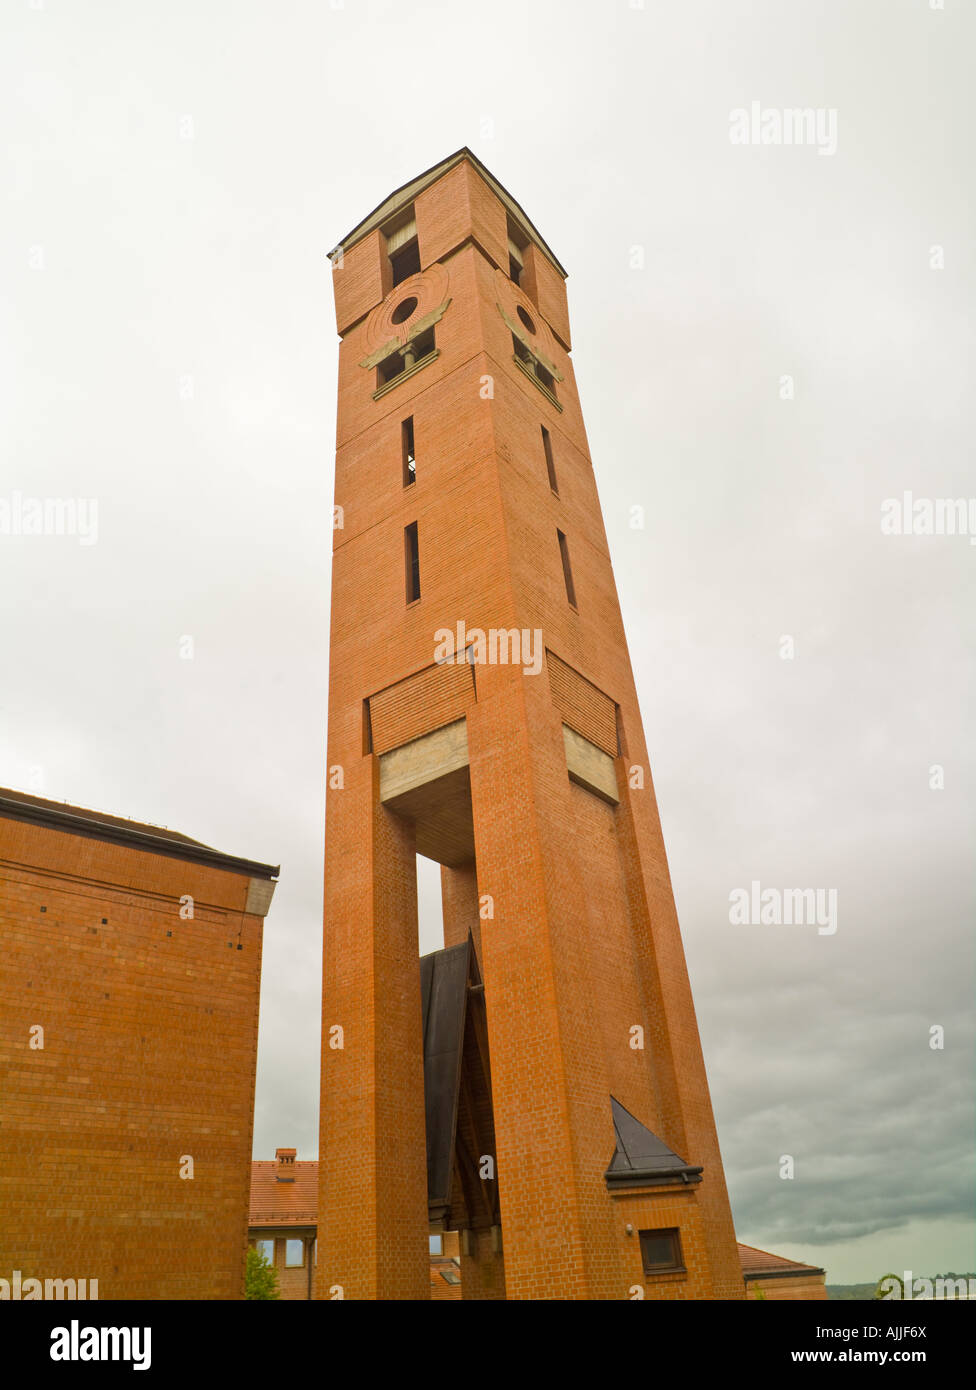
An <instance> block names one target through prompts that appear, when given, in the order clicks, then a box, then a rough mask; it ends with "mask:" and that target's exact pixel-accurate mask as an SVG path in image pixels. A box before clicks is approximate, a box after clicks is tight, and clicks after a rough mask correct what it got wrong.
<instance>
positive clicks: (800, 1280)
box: [739, 1245, 827, 1300]
mask: <svg viewBox="0 0 976 1390" xmlns="http://www.w3.org/2000/svg"><path fill="white" fill-rule="evenodd" d="M739 1260H740V1261H741V1264H742V1274H743V1277H744V1278H745V1281H746V1297H747V1298H759V1297H761V1298H767V1299H794V1300H795V1299H804V1300H810V1299H825V1298H826V1297H827V1286H826V1274H825V1272H824V1270H822V1269H818V1268H817V1267H816V1265H805V1264H799V1263H798V1262H797V1261H796V1260H787V1259H785V1258H784V1257H783V1256H782V1255H771V1254H770V1253H769V1251H768V1250H757V1249H756V1248H755V1247H754V1246H752V1245H740V1246H739Z"/></svg>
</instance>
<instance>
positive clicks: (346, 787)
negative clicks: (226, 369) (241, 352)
mask: <svg viewBox="0 0 976 1390" xmlns="http://www.w3.org/2000/svg"><path fill="white" fill-rule="evenodd" d="M333 268H334V275H333V283H334V290H335V305H336V324H337V328H338V332H339V335H340V338H341V344H340V349H339V384H338V415H337V452H336V491H335V502H336V511H335V528H336V529H335V533H334V552H333V572H332V573H333V578H332V627H331V646H330V662H331V666H330V682H329V752H328V766H329V776H328V785H329V791H328V798H327V810H326V874H325V933H324V986H323V1025H324V1027H323V1049H322V1063H323V1065H322V1111H321V1144H320V1155H321V1163H320V1202H319V1209H320V1212H321V1213H322V1216H323V1230H322V1234H321V1236H320V1241H319V1257H318V1258H319V1270H320V1275H321V1279H320V1288H319V1292H320V1296H323V1297H324V1296H327V1295H326V1294H325V1293H324V1292H323V1290H324V1289H325V1288H328V1287H340V1288H342V1289H343V1290H344V1296H345V1297H347V1298H357V1299H388V1298H390V1299H397V1298H403V1299H407V1298H421V1299H423V1298H427V1297H429V1293H430V1287H429V1286H430V1267H429V1260H428V1245H427V1240H428V1231H429V1229H430V1226H431V1223H433V1225H434V1228H435V1229H445V1230H446V1229H452V1228H454V1229H458V1230H459V1231H460V1232H461V1257H460V1258H461V1266H462V1285H461V1286H462V1289H463V1293H464V1296H465V1297H466V1298H512V1299H522V1298H567V1299H593V1298H596V1299H628V1298H641V1297H644V1298H683V1299H702V1298H741V1297H742V1296H743V1283H742V1272H741V1269H740V1266H739V1261H738V1254H737V1250H736V1242H735V1236H734V1233H733V1229H732V1218H731V1212H730V1209H729V1203H728V1196H727V1193H726V1186H725V1178H724V1173H723V1170H722V1161H721V1156H720V1153H719V1147H718V1141H717V1137H716V1133H715V1125H714V1120H713V1117H712V1109H711V1103H710V1100H709V1094H708V1084H707V1080H706V1077H705V1070H704V1065H703V1060H702V1053H701V1046H700V1042H699V1037H698V1028H697V1023H696V1019H695V1012H694V1006H693V1003H692V998H691V991H690V987H689V982H688V975H687V970H686V967H685V961H684V953H683V949H682V944H681V936H680V932H679V929H678V922H677V917H676V913H675V907H674V900H673V896H672V891H671V883H670V877H669V873H668V865H667V858H666V854H665V849H664V843H663V839H662V835H661V827H660V822H659V819H658V813H657V807H656V803H655V798H654V790H653V785H652V779H651V773H650V767H649V765H648V757H647V748H646V745H645V740H644V733H643V729H642V725H641V717H640V711H639V707H638V701H637V692H636V690H635V687H634V680H633V674H632V671H631V666H630V660H629V656H628V652H627V643H626V639H625V636H624V631H623V625H622V621H621V616H620V607H619V603H618V599H617V593H616V587H615V583H614V576H613V570H612V566H611V561H610V554H609V550H608V545H607V538H606V533H605V530H604V525H603V519H602V515H601V511H600V503H599V499H598V496H597V490H596V484H595V481H594V477H593V469H592V464H591V460H590V455H589V449H588V445H587V439H586V432H585V429H584V426H583V418H582V413H581V408H580V402H579V397H578V394H577V390H576V383H575V377H574V372H573V363H572V358H571V356H570V351H571V336H570V324H569V313H568V305H567V298H566V285H565V277H566V272H565V271H564V269H563V267H562V266H561V265H560V263H559V261H558V259H557V258H556V256H555V254H554V252H553V251H552V249H551V248H550V246H549V245H548V244H547V242H546V241H545V240H544V239H543V237H542V235H541V234H540V232H539V231H538V230H537V228H536V227H535V226H534V225H533V223H532V222H531V220H530V219H529V217H528V216H527V214H526V213H525V212H524V210H523V209H522V208H521V207H520V206H519V204H518V203H516V202H515V200H514V199H513V198H512V196H511V195H510V194H509V193H508V192H507V191H506V190H505V189H504V188H503V187H502V185H501V184H500V183H499V182H498V181H497V179H495V178H494V177H493V175H492V174H491V173H490V172H489V171H488V170H487V169H486V168H485V167H484V165H482V164H481V163H480V161H479V160H477V159H476V158H475V156H474V155H472V154H471V152H470V151H468V150H461V151H459V152H458V153H457V154H455V155H452V156H450V157H449V158H448V159H445V160H443V161H442V162H441V163H440V164H438V165H437V166H435V167H434V168H432V169H429V170H427V171H426V172H425V173H423V174H421V175H420V176H419V177H417V178H416V179H414V180H413V181H412V182H411V183H410V184H407V185H405V186H404V187H402V188H400V189H398V190H397V191H396V192H395V193H393V194H391V195H390V196H389V197H388V198H387V199H386V200H385V201H384V202H383V203H382V204H381V205H380V206H379V207H378V208H376V209H375V210H374V211H373V212H372V213H371V214H370V215H369V216H368V217H366V218H365V219H364V220H363V221H362V222H360V223H359V224H358V225H357V226H356V227H355V228H354V229H353V231H352V232H350V233H349V234H348V235H347V236H346V237H344V238H343V240H342V243H341V246H340V248H339V249H338V250H337V252H336V253H335V254H334V257H333ZM587 273H589V274H592V275H597V274H599V273H600V271H599V265H598V263H597V262H593V263H592V264H591V266H590V267H589V270H588V271H587ZM633 389H637V387H636V385H635V383H634V382H626V383H621V391H622V392H623V391H629V390H633ZM417 854H422V855H425V856H427V857H428V858H431V859H433V860H435V861H437V862H439V863H440V865H441V875H442V885H443V907H444V930H445V953H444V957H445V958H444V960H443V961H442V962H441V963H440V964H437V965H431V966H425V971H427V974H425V977H424V980H423V981H422V979H421V963H420V961H419V959H418V947H417V896H416V856H417ZM451 951H454V952H456V954H454V955H451V956H450V959H447V953H449V952H451ZM425 1066H426V1071H427V1075H426V1078H425ZM432 1150H434V1151H436V1153H437V1155H438V1163H437V1164H435V1165H434V1166H433V1167H431V1165H430V1164H429V1162H428V1154H429V1152H430V1151H432ZM431 1183H433V1184H434V1186H433V1187H431V1186H430V1184H431Z"/></svg>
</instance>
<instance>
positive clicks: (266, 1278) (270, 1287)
mask: <svg viewBox="0 0 976 1390" xmlns="http://www.w3.org/2000/svg"><path fill="white" fill-rule="evenodd" d="M244 1297H245V1298H260V1299H272V1298H280V1297H281V1290H280V1289H279V1288H278V1274H277V1271H276V1270H275V1268H274V1266H273V1265H272V1264H270V1263H269V1262H268V1260H267V1259H265V1257H264V1255H262V1254H261V1252H260V1251H259V1250H249V1251H248V1252H247V1273H246V1275H245V1283H244Z"/></svg>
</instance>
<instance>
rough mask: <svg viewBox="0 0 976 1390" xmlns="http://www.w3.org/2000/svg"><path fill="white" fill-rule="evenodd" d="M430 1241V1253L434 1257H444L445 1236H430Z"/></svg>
mask: <svg viewBox="0 0 976 1390" xmlns="http://www.w3.org/2000/svg"><path fill="white" fill-rule="evenodd" d="M429 1240H430V1253H431V1254H432V1255H443V1253H444V1237H443V1236H430V1237H429Z"/></svg>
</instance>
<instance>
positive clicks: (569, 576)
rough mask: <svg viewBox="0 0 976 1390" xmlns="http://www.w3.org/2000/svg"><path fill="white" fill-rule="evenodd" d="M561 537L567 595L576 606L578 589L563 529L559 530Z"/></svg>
mask: <svg viewBox="0 0 976 1390" xmlns="http://www.w3.org/2000/svg"><path fill="white" fill-rule="evenodd" d="M556 535H557V536H558V537H559V555H560V558H561V559H562V562H563V579H565V581H566V597H567V598H568V599H569V601H570V603H571V604H572V606H573V607H574V608H575V607H576V589H575V588H574V586H573V570H572V566H571V565H570V563H569V545H568V544H567V541H566V537H565V536H564V535H563V533H562V531H557V532H556Z"/></svg>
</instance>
